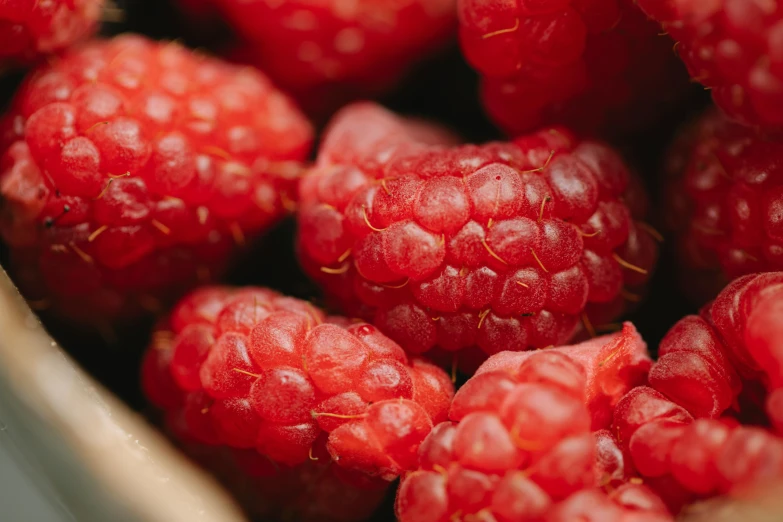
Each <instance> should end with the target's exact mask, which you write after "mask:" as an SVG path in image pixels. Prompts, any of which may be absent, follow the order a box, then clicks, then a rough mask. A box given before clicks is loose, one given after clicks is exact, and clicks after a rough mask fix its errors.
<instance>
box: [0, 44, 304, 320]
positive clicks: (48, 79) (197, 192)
mask: <svg viewBox="0 0 783 522" xmlns="http://www.w3.org/2000/svg"><path fill="white" fill-rule="evenodd" d="M2 122H3V124H2V135H1V136H2V140H0V146H1V147H2V151H3V154H2V160H1V161H0V202H1V203H2V213H0V233H2V236H3V239H5V241H6V242H7V243H8V244H9V245H10V247H11V250H12V252H11V254H12V258H13V262H14V265H15V267H16V269H17V270H16V271H17V282H18V283H19V284H20V285H21V286H22V287H23V289H24V290H25V291H26V293H27V294H28V295H29V296H30V297H31V298H34V299H46V300H47V301H49V302H50V303H51V304H52V305H54V307H55V308H56V309H57V311H58V312H60V313H62V314H65V315H68V316H70V317H72V318H74V317H75V318H77V319H79V320H81V321H84V322H100V321H104V322H105V321H113V320H125V319H129V318H132V317H133V316H135V315H137V314H139V313H141V312H142V311H143V310H144V309H149V308H156V307H158V306H159V305H160V303H159V301H166V300H168V299H171V298H172V297H177V295H178V294H180V293H181V292H182V291H183V290H184V289H186V288H187V287H188V286H192V285H193V284H194V283H195V282H197V281H198V280H199V279H209V278H212V277H214V276H216V275H219V273H220V271H221V269H222V267H223V266H224V265H225V264H226V263H227V262H228V261H229V259H230V257H231V254H232V253H233V252H235V251H236V250H237V248H236V247H237V245H238V244H241V243H244V242H245V241H246V240H248V241H249V240H250V239H252V238H253V237H254V236H255V235H257V234H258V233H260V232H261V231H263V230H265V229H266V228H268V227H269V226H270V225H271V224H272V223H274V222H275V221H276V220H278V219H279V218H281V217H282V216H283V215H284V214H285V212H286V204H287V202H288V201H289V200H291V199H294V198H295V196H296V185H295V181H296V180H295V178H296V177H297V175H298V173H299V172H300V163H299V162H300V161H301V160H303V159H304V158H305V156H306V154H307V152H308V150H309V147H310V142H311V138H312V129H311V127H310V125H309V123H308V122H307V121H306V120H305V119H304V117H303V116H302V115H301V114H300V113H299V112H298V111H297V109H296V108H295V107H294V106H293V105H292V104H291V102H290V101H289V100H288V99H287V98H286V97H285V96H284V95H283V94H282V93H280V92H279V91H278V90H276V89H275V88H274V87H273V86H272V85H271V84H270V83H269V81H268V80H267V79H266V78H265V77H264V76H262V75H261V74H259V73H257V72H253V71H251V70H247V69H241V68H238V67H235V66H232V65H228V64H225V63H222V62H220V61H218V60H215V59H212V58H208V57H204V56H199V55H196V54H194V53H193V52H191V51H188V50H186V49H184V48H182V47H180V46H178V45H176V44H173V43H168V44H164V43H155V42H152V41H149V40H146V39H144V38H141V37H138V36H121V37H117V38H114V39H112V40H107V41H96V42H92V43H90V44H87V45H85V46H82V47H79V48H76V49H74V50H71V51H68V52H67V53H66V54H65V55H63V56H62V57H61V58H59V59H56V60H53V61H51V63H48V64H46V65H43V66H42V67H41V68H39V69H38V70H36V71H35V72H33V73H32V74H31V75H30V76H29V77H28V79H27V81H26V83H25V84H24V85H23V86H22V87H21V88H20V90H19V91H18V92H17V94H16V97H15V99H14V102H13V105H12V107H11V109H10V111H9V112H8V113H7V114H6V115H5V116H4V119H3V120H2Z"/></svg>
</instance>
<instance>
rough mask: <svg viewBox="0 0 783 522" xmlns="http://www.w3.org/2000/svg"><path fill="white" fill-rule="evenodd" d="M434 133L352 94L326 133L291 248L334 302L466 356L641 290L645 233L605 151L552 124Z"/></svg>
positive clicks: (560, 325)
mask: <svg viewBox="0 0 783 522" xmlns="http://www.w3.org/2000/svg"><path fill="white" fill-rule="evenodd" d="M422 134H424V136H422ZM444 139H445V138H444V137H443V136H442V135H438V133H437V132H436V131H434V130H432V129H424V130H422V129H421V127H419V126H417V127H414V128H411V127H410V126H408V125H406V123H405V122H404V121H403V120H401V119H398V118H395V117H394V116H393V115H391V114H390V113H388V112H386V111H384V110H383V109H380V108H378V107H372V106H368V105H365V104H358V105H354V106H351V107H349V108H346V109H344V110H343V111H341V112H340V113H339V114H338V116H337V117H336V118H335V120H334V122H333V123H332V124H331V126H330V128H329V130H328V131H327V132H326V135H325V138H324V141H323V143H322V145H321V149H320V152H319V155H318V160H317V164H316V166H315V168H314V169H313V170H312V172H311V173H310V175H309V176H307V177H305V178H304V179H303V180H302V182H301V184H300V196H301V208H300V213H299V239H298V241H299V252H300V260H301V262H302V264H303V266H304V267H305V270H306V271H307V272H308V273H309V274H310V275H311V276H312V277H313V278H314V279H315V280H316V281H318V282H319V283H320V284H321V285H322V286H323V287H324V289H325V291H326V293H327V294H328V295H329V296H330V297H331V298H332V299H334V300H335V301H337V302H338V303H339V304H340V305H341V306H342V307H343V309H344V310H345V311H347V313H349V314H351V315H356V316H359V317H363V318H365V319H371V320H372V322H373V324H375V325H376V326H378V327H379V328H380V329H381V330H382V331H384V332H385V333H386V334H387V335H389V336H390V337H391V338H393V339H394V340H395V341H397V342H398V343H400V345H401V346H403V347H404V348H405V349H406V350H408V351H409V352H412V353H422V352H427V351H429V350H432V349H433V348H435V347H439V348H440V349H441V350H445V351H446V352H451V353H450V354H449V353H447V354H446V355H447V358H448V359H449V360H451V359H455V360H456V358H459V363H460V365H463V363H464V365H463V366H465V367H471V366H472V368H473V369H475V366H476V364H475V363H476V361H480V359H481V358H482V357H483V358H485V357H486V355H491V354H494V353H497V352H498V351H500V350H513V351H521V350H527V349H529V348H533V347H539V348H541V347H545V346H549V345H560V344H563V343H565V342H567V341H568V340H569V339H570V338H571V337H572V336H573V335H574V333H575V332H576V331H577V329H578V328H579V323H580V318H588V317H589V319H590V320H592V321H593V322H595V323H596V324H598V325H601V324H603V323H606V322H608V321H611V320H612V319H613V318H615V317H616V316H617V315H618V314H620V313H621V312H622V311H623V309H624V305H625V298H626V297H628V298H632V296H631V295H630V294H629V293H628V291H630V290H636V289H641V288H643V285H644V283H645V282H646V280H647V278H648V277H649V272H650V271H651V269H652V268H653V266H654V264H655V260H656V254H657V245H656V243H655V241H654V239H653V236H652V235H651V233H650V229H649V227H647V226H645V225H644V224H643V223H641V222H638V221H636V219H638V218H639V217H641V214H642V213H643V212H644V209H643V207H644V204H643V203H644V202H643V199H642V198H640V196H639V190H638V185H636V184H635V180H634V178H632V177H631V175H630V174H629V172H628V170H627V169H626V167H625V166H624V165H623V163H622V161H621V160H620V158H619V157H618V156H617V155H616V154H615V153H614V152H613V151H612V150H610V149H609V148H607V147H605V146H604V145H601V144H599V143H596V142H591V141H578V140H576V139H575V138H574V137H573V136H572V135H571V133H569V132H568V131H566V130H563V129H559V128H551V129H545V130H542V131H540V132H538V133H536V134H532V135H529V136H523V137H520V138H518V139H517V140H516V141H514V142H513V143H489V144H486V145H483V146H475V145H464V146H446V145H443V144H442V143H443V140H444ZM438 140H440V141H441V144H434V143H436V142H437V141H438ZM623 198H624V199H623ZM586 322H587V324H588V325H589V324H590V323H589V321H586ZM588 328H591V326H588ZM476 347H477V348H478V350H476ZM460 351H462V352H464V355H463V353H460V354H459V357H457V352H460ZM474 359H475V360H474ZM468 363H469V364H468Z"/></svg>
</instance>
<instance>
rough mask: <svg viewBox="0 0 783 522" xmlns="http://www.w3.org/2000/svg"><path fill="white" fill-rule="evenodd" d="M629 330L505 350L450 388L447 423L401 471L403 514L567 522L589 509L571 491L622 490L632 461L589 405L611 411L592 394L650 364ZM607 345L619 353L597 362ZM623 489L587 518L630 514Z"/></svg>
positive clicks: (410, 518) (615, 389) (405, 517)
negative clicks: (601, 512) (602, 512)
mask: <svg viewBox="0 0 783 522" xmlns="http://www.w3.org/2000/svg"><path fill="white" fill-rule="evenodd" d="M627 328H628V329H627V330H626V331H625V332H623V333H621V334H616V335H614V336H611V337H606V338H602V339H601V340H600V341H598V340H595V341H588V342H587V343H583V345H576V346H568V347H562V348H551V349H547V350H543V351H537V352H530V353H526V354H517V353H512V352H503V353H500V354H498V355H496V356H495V357H493V358H491V359H490V360H489V361H487V362H486V363H485V365H484V366H482V368H480V369H479V371H478V372H477V373H476V375H474V376H473V377H472V378H471V379H469V380H468V381H467V382H466V383H465V384H464V385H463V386H462V387H461V388H460V389H459V391H458V392H457V394H456V395H455V396H454V400H453V401H452V405H451V409H450V411H449V420H450V422H444V423H442V424H440V425H438V426H436V427H435V428H434V429H433V430H432V432H431V433H430V434H429V436H428V437H427V438H426V439H425V441H424V442H423V443H422V444H421V446H420V447H419V469H418V470H416V471H414V472H412V473H408V474H407V475H406V476H405V477H404V478H403V481H402V483H401V484H400V489H399V491H398V493H397V501H396V511H397V516H398V519H399V520H400V521H401V522H418V521H422V522H424V521H437V522H441V521H444V522H445V521H448V520H452V519H453V518H454V517H455V516H456V515H457V514H459V515H461V516H463V517H467V516H470V515H475V516H476V517H477V519H479V520H498V521H503V522H507V521H508V522H511V521H515V520H553V521H555V520H556V521H566V520H568V521H570V520H575V519H576V518H578V517H576V518H574V517H571V518H569V517H568V516H567V514H569V513H571V510H578V509H582V507H584V506H582V507H580V506H581V503H580V501H579V500H578V499H574V498H573V497H572V496H573V495H575V494H576V495H580V493H578V492H580V491H583V490H590V489H591V488H595V487H609V486H611V487H619V488H620V490H622V489H623V488H625V486H622V484H624V483H625V482H626V479H627V478H628V477H630V476H631V469H630V468H629V467H627V466H626V465H625V464H624V456H623V453H622V451H621V450H620V448H619V447H618V445H617V443H616V441H615V440H614V439H613V437H612V435H611V434H610V433H609V432H607V431H606V430H599V431H598V432H596V433H591V424H595V418H596V415H595V411H591V409H592V410H597V409H599V408H600V409H608V405H607V406H606V407H600V406H599V405H598V403H599V402H603V401H596V400H595V399H596V394H606V399H607V402H609V396H610V395H611V396H613V395H614V394H615V393H623V392H624V391H625V390H627V389H628V388H629V387H630V386H632V385H633V382H630V383H629V382H624V380H625V379H628V378H629V376H630V375H636V374H638V372H639V369H640V366H643V365H644V364H642V363H640V359H642V360H644V362H645V363H647V364H649V359H647V358H646V356H645V355H643V354H642V353H639V352H640V350H641V351H643V350H644V344H643V343H641V342H640V341H639V340H638V339H632V338H635V337H636V335H635V331H633V330H632V327H631V326H630V325H628V326H627ZM639 343H641V344H639ZM618 345H619V346H618ZM608 349H613V350H614V351H613V353H614V354H615V355H614V356H613V358H616V360H614V361H613V362H612V363H609V361H608V360H606V365H605V367H603V366H601V367H600V368H599V367H597V365H600V364H601V363H600V361H599V360H598V359H599V358H603V359H604V360H605V359H606V358H605V357H604V356H605V355H606V352H607V350H608ZM589 350H592V351H594V352H595V354H594V355H592V356H591V355H590V354H588V351H589ZM572 354H573V357H571V355H572ZM631 380H632V381H635V380H637V379H636V378H631ZM620 388H622V389H623V390H622V391H620ZM618 398H619V397H618ZM588 404H589V406H588ZM618 491H619V490H618ZM648 493H649V492H648ZM597 494H598V493H597V492H596V495H597ZM632 496H633V495H632V494H631V493H629V494H628V495H627V497H628V498H629V499H630V498H631V497H632ZM649 496H650V498H652V499H654V498H655V497H654V495H652V494H651V493H649ZM569 497H570V498H569ZM620 497H623V496H622V495H619V494H618V495H617V496H616V497H615V498H614V499H613V500H611V501H607V502H608V504H610V505H611V506H609V507H607V508H606V509H607V513H612V517H617V518H612V517H609V518H601V517H597V518H595V519H593V518H588V519H587V520H615V519H616V520H626V518H621V515H622V514H623V513H624V512H625V509H623V507H624V505H625V503H626V501H621V500H620ZM623 498H624V497H623ZM565 499H567V500H565ZM561 501H562V502H561ZM601 502H603V501H601ZM630 502H631V501H630V500H628V503H629V504H630ZM615 504H617V505H615ZM639 504H641V501H640V502H639ZM652 504H655V502H652ZM612 506H613V507H612ZM618 506H620V507H618ZM655 506H657V507H651V508H650V510H652V511H655V510H659V511H660V513H661V514H662V516H664V517H665V515H666V511H665V508H663V507H662V503H661V502H660V501H658V502H657V504H655ZM595 507H596V509H597V505H596V506H595ZM629 509H631V510H633V509H635V508H629ZM640 509H642V510H646V508H640ZM629 520H630V519H629ZM640 520H641V519H640ZM651 520H652V519H651ZM655 520H658V519H655ZM663 520H668V518H663Z"/></svg>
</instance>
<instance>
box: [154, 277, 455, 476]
mask: <svg viewBox="0 0 783 522" xmlns="http://www.w3.org/2000/svg"><path fill="white" fill-rule="evenodd" d="M325 320H326V318H325V317H324V314H323V313H322V312H321V311H320V310H317V309H315V308H314V307H313V306H312V305H311V304H310V303H308V302H305V301H300V300H298V299H293V298H289V297H283V296H281V295H279V294H276V293H275V292H273V291H271V290H267V289H262V288H244V289H229V288H223V287H206V288H202V289H200V290H197V291H195V292H194V293H192V294H190V295H188V296H186V297H185V298H184V299H183V300H182V301H180V302H179V304H178V305H177V306H176V308H174V310H173V312H172V313H171V316H170V318H169V319H168V324H165V325H164V326H162V327H161V328H159V329H158V330H157V332H156V334H155V338H154V342H153V345H152V347H151V349H150V350H149V352H148V355H147V358H148V359H147V362H146V364H145V371H144V374H143V384H144V389H145V390H146V391H147V395H148V396H149V398H150V400H152V401H153V402H154V403H155V404H156V405H158V406H159V407H161V408H163V409H164V410H165V411H166V413H167V416H168V417H169V419H170V424H175V425H177V426H180V428H179V429H178V430H177V431H178V432H179V434H180V438H186V439H190V440H194V441H196V442H200V443H202V444H210V445H220V446H227V447H230V448H239V449H247V448H255V450H256V451H257V452H258V453H259V454H260V455H263V456H265V457H267V458H269V459H271V460H272V461H274V462H278V463H282V464H285V465H290V466H294V465H298V464H301V463H303V462H307V461H308V459H311V458H313V455H314V454H318V453H319V452H321V453H323V454H324V455H326V456H325V457H324V458H329V457H328V455H331V458H332V460H333V461H334V462H335V463H336V464H337V465H339V466H340V467H343V468H346V469H350V470H358V471H361V472H363V473H366V474H367V475H370V476H377V477H381V478H383V479H386V480H391V479H393V478H395V477H396V476H397V475H398V474H399V473H400V472H401V471H404V470H406V469H410V468H413V467H415V465H416V451H417V449H418V446H419V443H420V442H421V441H422V440H423V439H424V437H425V436H426V435H427V434H428V433H429V431H430V430H431V428H432V425H433V422H434V423H437V422H440V421H442V420H445V418H446V414H447V410H448V408H449V404H450V401H451V397H452V395H453V393H454V388H453V385H452V383H451V381H450V380H449V378H448V376H447V375H446V374H445V373H444V372H443V371H442V370H440V369H439V368H437V367H435V366H433V365H431V364H428V363H426V362H425V361H423V360H421V359H410V360H409V359H408V357H406V355H405V352H403V350H402V348H400V347H399V346H398V345H397V344H396V343H394V342H392V341H391V340H390V339H388V338H387V337H385V336H384V335H382V334H381V333H380V332H379V331H378V330H377V329H376V328H375V327H373V326H370V325H368V324H363V323H358V324H350V323H348V322H347V321H345V320H336V321H337V322H339V323H343V324H345V326H342V325H338V324H324V321H325ZM348 324H350V326H348ZM176 419H179V420H176ZM324 447H325V449H324ZM327 451H328V453H326V452H327Z"/></svg>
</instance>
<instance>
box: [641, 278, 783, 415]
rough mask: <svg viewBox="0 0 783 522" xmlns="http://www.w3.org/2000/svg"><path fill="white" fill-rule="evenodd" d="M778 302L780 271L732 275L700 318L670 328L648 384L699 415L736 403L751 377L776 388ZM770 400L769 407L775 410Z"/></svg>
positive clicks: (782, 289)
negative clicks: (731, 278) (729, 281)
mask: <svg viewBox="0 0 783 522" xmlns="http://www.w3.org/2000/svg"><path fill="white" fill-rule="evenodd" d="M782 303H783V273H781V272H769V273H764V274H758V275H751V276H745V277H741V278H739V279H737V280H735V281H734V282H732V283H731V284H730V285H729V286H727V287H726V289H725V290H724V291H723V292H721V294H720V295H719V296H718V297H717V299H716V300H715V302H714V303H712V304H711V305H710V306H708V307H706V308H705V310H704V312H703V313H702V317H698V316H689V317H686V318H684V319H682V320H681V321H680V322H678V323H677V324H676V325H675V326H674V327H673V328H672V329H671V330H670V331H669V333H668V334H667V335H666V337H665V338H664V339H663V341H662V342H661V345H660V348H659V352H658V353H659V359H658V361H657V362H656V363H655V364H654V365H653V366H652V368H651V370H650V374H649V382H650V386H652V387H653V388H655V389H656V390H658V391H660V392H661V393H663V394H665V395H666V396H667V397H668V398H669V399H671V400H673V401H674V402H676V403H677V404H679V405H680V406H682V407H684V408H685V409H687V410H688V411H689V412H690V413H691V414H692V415H693V416H695V417H699V418H701V417H705V418H716V417H719V416H720V415H722V414H724V412H726V411H727V410H730V409H734V408H736V404H737V400H738V399H739V398H740V394H741V393H742V391H743V388H744V387H747V386H748V385H749V384H752V383H753V382H754V381H760V382H763V383H764V384H765V386H766V387H767V388H768V390H769V391H774V390H777V389H780V388H781V387H783V373H781V369H782V368H783V353H781V348H780V347H783V342H781V341H780V333H779V332H778V329H779V326H778V324H777V323H778V322H779V321H778V317H779V316H778V315H776V314H777V311H778V310H779V307H780V306H781V305H782ZM768 400H770V401H772V396H770V397H769V398H768ZM775 404H777V402H776V401H772V402H771V405H772V408H771V409H772V410H773V411H778V410H777V407H775ZM768 408H769V406H768Z"/></svg>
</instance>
